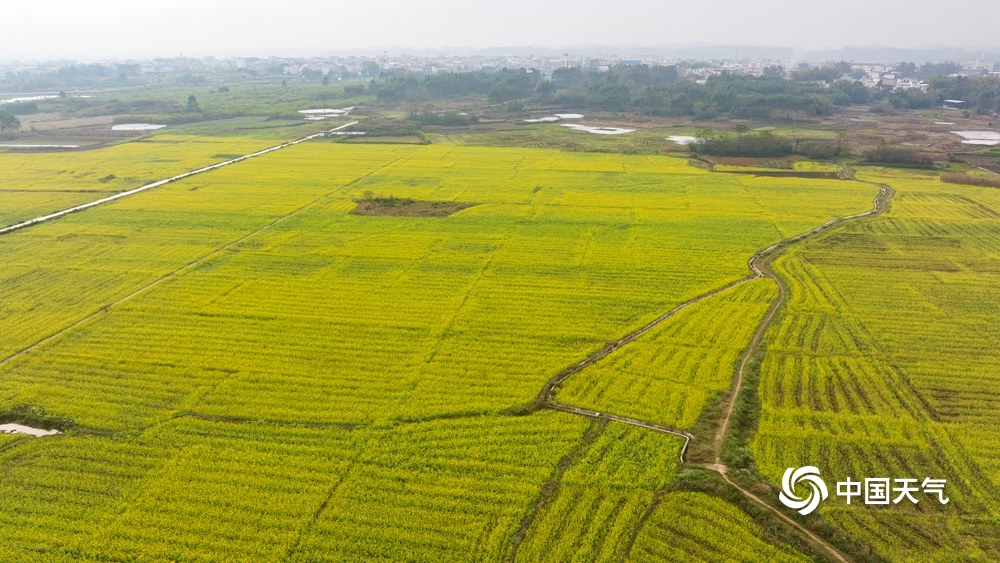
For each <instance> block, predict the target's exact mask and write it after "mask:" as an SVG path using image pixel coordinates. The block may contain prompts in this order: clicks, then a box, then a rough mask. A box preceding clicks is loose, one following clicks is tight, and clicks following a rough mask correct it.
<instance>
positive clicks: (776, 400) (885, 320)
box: [752, 171, 1000, 558]
mask: <svg viewBox="0 0 1000 563" xmlns="http://www.w3.org/2000/svg"><path fill="white" fill-rule="evenodd" d="M868 174H869V175H870V177H871V178H872V179H873V180H875V181H879V182H884V183H888V184H890V185H892V186H893V187H894V188H895V190H896V192H897V196H896V197H895V198H894V199H893V201H892V207H891V211H890V212H889V213H888V214H887V215H885V216H882V217H878V218H876V219H873V220H869V221H861V222H857V223H854V224H850V225H845V226H844V227H842V228H841V229H838V231H837V232H835V233H831V234H829V235H827V236H824V237H822V238H820V239H818V240H816V241H814V242H808V243H805V244H803V245H802V246H801V247H798V248H795V249H793V250H791V251H790V252H789V253H788V256H787V257H785V258H783V259H781V260H779V261H778V262H777V263H776V264H775V269H776V271H778V272H779V273H780V274H781V275H782V276H784V277H785V279H786V280H787V281H788V283H789V286H790V299H789V302H788V306H787V308H786V309H785V310H784V311H783V314H782V316H781V318H780V320H779V322H778V323H777V325H776V326H775V327H774V330H773V331H771V332H770V333H769V334H768V337H767V345H768V348H767V353H766V355H765V357H764V360H763V362H762V364H761V366H760V372H761V384H760V388H759V390H760V397H761V403H762V413H761V419H760V425H759V431H758V433H757V435H756V436H755V438H754V439H753V444H752V446H753V451H754V456H755V458H756V460H757V463H758V466H759V467H760V468H761V470H762V471H763V472H764V473H765V474H766V475H768V477H769V478H770V479H771V480H772V481H773V482H775V483H777V482H778V481H779V480H780V475H781V473H782V472H783V471H784V470H785V468H787V467H797V466H802V465H815V466H817V467H819V468H820V470H821V472H822V474H823V475H824V476H825V477H828V479H827V482H828V483H831V482H835V481H837V480H843V479H845V478H847V477H852V478H854V479H856V480H857V479H864V478H869V477H888V478H892V479H896V478H916V479H923V478H925V477H931V478H940V479H946V480H947V486H946V489H947V496H949V497H950V498H951V502H950V503H949V504H947V505H941V504H939V503H938V502H937V501H933V500H932V501H930V502H922V503H921V504H919V505H916V506H914V505H913V504H912V503H903V504H899V505H893V506H891V507H889V508H887V509H885V510H884V511H873V510H872V509H871V507H866V506H863V505H862V506H859V507H858V506H852V507H847V506H846V505H844V504H843V501H842V499H840V500H839V504H831V505H830V506H828V507H826V508H821V511H823V512H824V514H827V513H829V518H830V521H832V522H833V523H835V524H836V525H837V526H839V527H841V528H842V529H843V530H844V531H846V532H847V533H849V534H851V535H853V536H855V538H856V539H858V540H859V541H860V542H861V543H863V544H866V545H868V546H869V549H872V550H873V551H874V552H875V553H878V554H880V555H881V556H887V557H898V558H927V557H931V558H933V557H950V556H951V555H953V554H954V553H955V551H956V550H959V549H960V550H962V551H963V553H965V554H967V555H969V556H970V557H983V556H985V554H987V553H989V552H990V550H991V549H995V548H996V542H994V541H992V540H991V539H990V538H993V537H996V536H997V534H996V525H995V523H994V524H990V525H987V524H985V522H986V520H987V519H993V520H994V521H995V519H996V515H997V514H1000V504H998V503H997V501H996V498H997V497H996V491H997V490H998V487H1000V481H998V480H997V478H996V469H997V467H1000V439H998V438H997V434H996V432H995V428H996V425H997V424H998V423H1000V408H998V406H997V405H998V404H1000V403H998V402H997V401H996V400H995V398H996V396H997V395H996V392H995V388H996V384H997V376H996V373H995V369H994V367H995V366H996V364H997V362H998V360H1000V355H998V349H997V347H996V342H997V341H998V339H1000V328H998V327H1000V323H997V314H998V313H1000V310H998V309H997V307H996V305H995V304H996V303H998V302H1000V294H998V290H997V287H1000V268H998V266H997V257H998V256H1000V236H998V234H1000V233H998V229H997V226H996V217H997V216H998V215H997V211H1000V195H998V194H997V193H996V190H991V189H984V188H974V187H967V186H962V187H958V186H950V185H948V184H944V183H941V182H940V181H938V180H937V178H936V177H935V176H934V175H933V174H931V173H922V172H899V173H892V174H890V173H887V172H879V171H873V172H869V173H868ZM945 528H947V529H951V530H955V531H956V533H954V534H947V535H946V534H942V533H941V530H943V529H945ZM949 554H951V555H949ZM986 558H989V556H986Z"/></svg>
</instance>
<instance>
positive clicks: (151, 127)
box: [111, 123, 166, 131]
mask: <svg viewBox="0 0 1000 563" xmlns="http://www.w3.org/2000/svg"><path fill="white" fill-rule="evenodd" d="M164 127H166V125H157V124H155V123H122V124H120V125H113V126H111V130H112V131H155V130H157V129H163V128H164Z"/></svg>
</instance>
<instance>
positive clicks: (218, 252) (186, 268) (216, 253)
mask: <svg viewBox="0 0 1000 563" xmlns="http://www.w3.org/2000/svg"><path fill="white" fill-rule="evenodd" d="M408 155H409V153H406V154H404V155H401V156H399V157H398V158H396V159H393V160H392V161H390V162H388V163H386V164H384V165H382V166H380V167H378V168H376V169H375V170H372V171H371V172H369V173H367V174H364V175H362V176H358V177H357V178H355V179H353V180H351V181H349V182H347V183H346V184H344V185H342V186H340V187H338V188H336V189H334V190H332V191H329V192H327V193H325V194H323V195H321V196H319V197H317V198H315V199H313V200H311V201H308V202H306V203H305V204H304V205H302V206H300V207H298V208H296V209H293V210H292V211H290V212H288V213H287V214H285V215H282V216H281V217H278V218H277V219H275V220H273V221H271V222H270V223H267V224H265V225H263V226H261V227H259V228H257V229H254V230H253V231H251V232H249V233H247V234H245V235H243V236H241V237H239V238H238V239H236V240H234V241H231V242H229V243H226V244H225V245H223V246H220V247H217V248H215V249H214V250H211V251H210V252H209V253H208V254H205V255H204V256H201V257H200V258H196V259H195V260H193V261H191V262H188V263H187V264H185V265H183V266H181V267H179V268H177V269H176V270H173V271H171V272H168V273H166V274H164V275H163V276H161V277H160V278H158V279H156V280H153V281H152V282H150V283H148V284H146V285H145V286H143V287H140V288H139V289H137V290H135V291H133V292H132V293H129V294H128V295H126V296H124V297H121V298H119V299H118V300H116V301H113V302H111V303H108V304H107V305H104V306H102V307H100V308H99V309H97V310H96V311H94V312H92V313H90V314H88V315H87V316H85V317H83V318H82V319H80V320H78V321H76V322H74V323H73V324H70V325H68V326H66V327H63V328H61V329H59V330H57V331H56V332H53V333H52V334H50V335H48V336H46V337H44V338H42V339H41V340H39V341H37V342H35V343H34V344H31V345H30V346H27V347H25V348H23V349H22V350H20V351H18V352H15V353H14V354H12V355H11V356H8V357H7V358H5V359H3V360H0V367H3V366H5V365H7V364H9V363H10V362H12V361H14V360H16V359H17V358H20V357H21V356H24V355H25V354H28V353H29V352H31V351H33V350H35V349H37V348H39V347H41V346H44V345H45V344H47V343H49V342H51V341H53V340H55V339H56V338H59V337H60V336H62V335H64V334H66V333H67V332H69V331H71V330H73V329H75V328H78V327H80V326H83V325H84V324H87V323H88V322H90V321H92V320H94V319H96V318H98V317H100V316H102V315H104V314H105V313H107V312H109V311H111V310H112V309H114V308H116V307H118V306H119V305H121V304H122V303H125V302H127V301H130V300H131V299H133V298H135V297H138V296H140V295H142V294H144V293H146V292H148V291H149V290H151V289H153V288H155V287H156V286H158V285H160V284H161V283H163V282H165V281H169V280H171V279H173V278H176V277H178V276H180V275H182V274H184V273H186V272H188V271H190V270H193V269H194V268H197V267H198V266H201V265H202V264H204V263H206V262H208V261H210V260H212V259H213V258H215V257H217V256H219V255H221V254H223V253H224V252H226V251H228V250H229V249H231V248H233V247H234V246H237V245H239V244H240V243H242V242H244V241H246V240H247V239H249V238H251V237H254V236H256V235H258V234H260V233H262V232H264V231H266V230H268V229H270V228H271V227H274V226H275V225H278V224H280V223H283V222H284V221H285V220H287V219H291V218H292V217H294V216H295V215H298V214H299V213H301V212H303V211H305V210H306V209H309V208H310V207H313V206H315V205H317V204H319V203H320V202H321V201H323V200H325V199H327V198H329V197H330V196H332V195H333V194H335V193H337V192H339V191H341V190H343V189H344V188H347V187H350V186H352V185H354V184H356V183H358V182H360V181H361V180H364V179H365V178H368V177H370V176H372V175H374V174H377V173H379V172H381V171H382V170H385V169H386V168H388V167H389V166H392V165H393V164H395V163H397V162H399V161H400V160H402V159H403V158H405V157H406V156H408Z"/></svg>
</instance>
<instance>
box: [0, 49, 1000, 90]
mask: <svg viewBox="0 0 1000 563" xmlns="http://www.w3.org/2000/svg"><path fill="white" fill-rule="evenodd" d="M634 65H647V66H674V67H676V68H677V70H678V75H679V77H680V78H681V79H682V80H688V81H691V82H697V83H705V82H706V81H707V80H708V79H709V78H711V77H712V76H717V75H720V74H723V73H728V74H735V75H752V76H764V75H771V76H786V77H787V76H791V75H792V74H793V73H795V72H796V71H799V72H801V71H805V70H808V69H810V68H820V67H832V68H838V69H840V70H841V71H842V72H841V75H840V76H839V77H838V78H841V79H848V80H854V81H859V82H861V83H862V84H864V85H865V86H867V87H870V88H880V89H886V90H897V91H898V90H911V89H919V90H926V89H927V87H928V83H927V82H926V80H925V79H923V78H920V77H919V76H918V73H916V72H914V71H915V70H916V69H917V67H916V65H914V64H912V63H901V62H869V61H864V62H844V61H839V62H830V63H825V64H820V65H816V64H806V63H795V62H794V61H790V60H778V59H762V58H758V59H735V58H734V59H708V60H691V59H679V58H670V57H663V56H637V57H621V56H615V55H598V56H579V55H570V54H565V55H564V56H531V55H518V56H513V55H512V56H483V55H472V56H433V57H424V56H412V55H390V54H389V53H388V52H386V53H384V54H382V55H380V56H343V57H340V56H331V57H235V58H215V57H211V56H206V57H202V58H191V57H184V56H178V57H173V58H156V59H149V60H126V61H107V62H100V63H89V64H85V65H80V64H78V63H74V62H73V61H66V60H61V61H50V62H44V63H38V62H32V63H11V62H7V63H4V62H0V89H2V90H8V91H16V85H17V84H18V83H19V82H21V83H23V82H24V81H23V80H20V79H24V78H25V77H30V76H38V75H44V74H46V73H59V74H61V75H66V74H67V72H66V69H67V68H69V69H72V68H74V67H87V68H88V69H89V72H91V73H93V72H95V70H96V72H98V74H102V75H106V76H107V77H109V78H111V79H113V78H120V79H121V80H127V79H128V78H130V77H131V78H136V77H148V78H156V77H158V76H161V77H166V76H175V75H182V76H183V75H188V76H192V77H196V76H197V75H200V74H219V73H232V74H234V75H243V77H245V78H246V77H254V76H258V77H261V76H269V77H274V76H281V77H282V79H283V80H289V81H291V80H300V81H320V80H324V81H340V80H352V79H358V78H374V77H377V76H379V75H381V74H382V73H384V72H413V73H420V74H436V73H442V72H467V71H476V70H486V71H489V70H500V69H504V68H508V69H514V68H525V69H531V71H534V72H540V73H542V74H543V75H549V74H551V73H552V72H553V71H555V70H557V69H559V68H567V67H578V68H583V69H588V70H593V71H604V70H608V69H609V68H612V67H615V66H634ZM951 67H952V68H950V70H953V71H954V72H949V73H947V74H946V75H947V76H987V75H995V76H1000V61H993V62H989V63H988V62H987V61H984V60H983V58H982V57H979V58H975V59H972V60H968V61H956V62H955V63H954V64H953V65H951ZM817 82H820V83H822V82H829V80H817Z"/></svg>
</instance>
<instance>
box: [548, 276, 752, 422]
mask: <svg viewBox="0 0 1000 563" xmlns="http://www.w3.org/2000/svg"><path fill="white" fill-rule="evenodd" d="M754 279H756V277H755V276H748V277H745V278H743V279H739V280H736V281H734V282H731V283H728V284H726V285H724V286H722V287H719V288H716V289H713V290H711V291H709V292H707V293H703V294H701V295H699V296H697V297H695V298H693V299H689V300H687V301H685V302H683V303H681V304H680V305H677V306H676V307H674V308H673V309H671V310H669V311H667V312H666V313H664V314H662V315H660V316H659V317H656V318H655V319H653V320H652V321H650V322H649V323H647V324H646V325H645V326H643V327H641V328H639V329H637V330H635V331H633V332H630V333H629V334H627V335H625V336H623V337H622V338H620V339H618V340H616V341H614V342H609V343H607V344H605V345H604V347H603V348H601V349H600V350H597V351H596V352H593V353H592V354H590V355H589V356H587V357H586V358H585V359H584V360H583V361H582V362H579V363H577V364H574V365H572V366H570V367H568V368H566V369H564V370H562V371H561V372H559V373H557V374H556V375H555V377H553V378H552V379H550V380H549V381H548V382H547V383H546V384H545V386H544V387H542V390H541V391H539V393H538V396H537V397H535V400H534V401H533V402H532V407H533V408H542V407H544V406H546V405H549V406H551V405H552V402H553V397H552V396H553V394H554V393H555V390H556V387H558V386H559V385H561V384H562V383H563V382H564V381H566V380H567V379H569V377H570V376H571V375H573V374H575V373H578V372H579V371H581V370H582V369H583V368H585V367H587V366H589V365H591V364H593V363H595V362H597V361H598V360H600V359H601V358H603V357H605V356H607V355H608V354H610V353H612V352H614V351H615V350H617V349H619V348H621V347H622V346H625V345H626V344H628V343H630V342H632V341H634V340H636V339H637V338H639V337H640V336H642V335H644V334H646V333H647V332H649V331H651V330H653V329H654V328H656V327H657V326H658V325H660V324H661V323H663V321H665V320H667V319H669V318H670V317H673V316H674V315H676V314H677V313H680V312H681V311H683V310H684V309H686V308H688V307H690V306H691V305H694V304H695V303H699V302H701V301H704V300H706V299H709V298H711V297H714V296H716V295H718V294H720V293H722V292H724V291H726V290H728V289H732V288H734V287H736V286H739V285H742V284H744V283H747V282H749V281H752V280H754ZM578 414H579V413H578Z"/></svg>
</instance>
